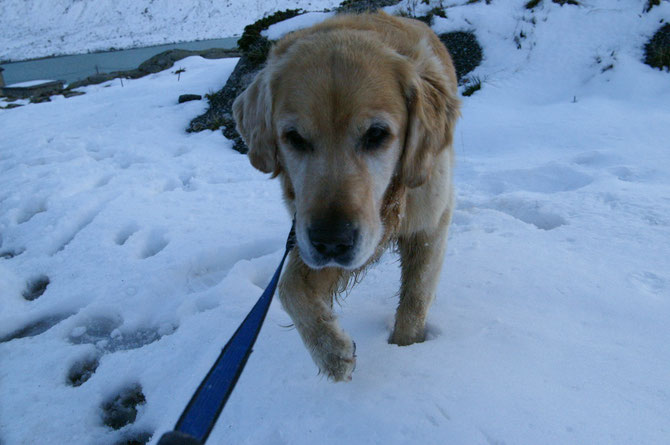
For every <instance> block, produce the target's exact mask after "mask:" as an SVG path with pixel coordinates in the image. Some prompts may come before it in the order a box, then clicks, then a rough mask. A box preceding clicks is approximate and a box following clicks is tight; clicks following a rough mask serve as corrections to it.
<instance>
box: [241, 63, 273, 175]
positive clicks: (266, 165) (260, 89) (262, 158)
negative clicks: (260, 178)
mask: <svg viewBox="0 0 670 445" xmlns="http://www.w3.org/2000/svg"><path fill="white" fill-rule="evenodd" d="M268 76H269V74H268V71H267V68H264V69H263V70H261V71H260V72H259V73H258V74H257V75H256V78H255V79H254V80H253V82H251V85H249V86H248V87H247V89H246V90H244V91H243V92H242V94H240V95H239V96H237V99H235V102H234V103H233V115H234V117H235V123H236V124H237V132H238V133H240V135H241V136H242V139H244V142H245V143H246V144H247V146H248V147H249V161H250V162H251V165H253V166H254V167H256V168H257V169H258V170H260V171H262V172H264V173H273V172H276V169H277V142H276V140H275V136H274V131H273V125H272V93H271V92H270V82H269V81H268Z"/></svg>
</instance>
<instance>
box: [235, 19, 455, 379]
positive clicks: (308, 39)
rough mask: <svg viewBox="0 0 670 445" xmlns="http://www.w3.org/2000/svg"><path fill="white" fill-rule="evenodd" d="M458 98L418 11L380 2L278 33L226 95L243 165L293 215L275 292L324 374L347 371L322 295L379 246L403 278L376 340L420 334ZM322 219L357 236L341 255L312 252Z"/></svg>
mask: <svg viewBox="0 0 670 445" xmlns="http://www.w3.org/2000/svg"><path fill="white" fill-rule="evenodd" d="M459 105H460V102H459V100H458V92H457V82H456V75H455V72H454V68H453V65H452V61H451V58H450V57H449V54H448V52H447V50H446V49H445V47H444V45H443V44H442V43H441V42H440V40H439V39H438V38H437V37H436V36H435V34H434V33H433V32H432V31H431V30H430V28H428V27H427V26H426V25H424V24H423V23H421V22H418V21H416V20H411V19H406V18H398V17H392V16H389V15H387V14H384V13H377V14H362V15H339V16H336V17H334V18H332V19H330V20H327V21H325V22H323V23H321V24H318V25H316V26H313V27H311V28H308V29H305V30H301V31H297V32H294V33H291V34H289V35H288V36H286V37H284V38H283V39H282V40H280V41H279V42H278V43H277V44H276V45H275V46H274V47H273V49H272V51H271V53H270V56H269V58H268V62H267V65H266V67H265V68H264V69H263V70H262V71H261V72H260V73H259V74H258V75H257V76H256V78H255V79H254V81H253V82H252V84H251V85H250V86H249V87H248V88H247V89H246V90H245V91H244V92H243V93H242V94H241V95H240V96H239V97H238V98H237V99H236V101H235V103H234V106H233V111H234V114H235V119H236V122H237V128H238V131H239V132H240V134H241V135H242V137H243V138H244V140H245V141H246V143H247V145H248V146H249V159H250V161H251V163H252V165H253V166H254V167H256V168H257V169H259V170H261V171H263V172H266V173H273V174H274V176H278V177H279V179H280V181H281V184H282V188H283V192H284V197H285V200H286V204H287V207H288V209H289V211H290V212H291V214H292V215H295V218H296V235H297V240H298V249H294V250H293V252H292V253H291V256H290V258H289V261H288V263H287V267H286V270H285V271H284V274H283V276H282V279H281V282H280V285H279V296H280V299H281V301H282V304H283V306H284V308H285V309H286V311H287V312H288V313H289V315H290V316H291V318H292V320H293V322H294V324H295V326H296V329H297V330H298V332H299V333H300V336H301V337H302V339H303V341H304V343H305V345H306V346H307V348H308V350H309V351H310V353H311V355H312V357H313V359H314V361H315V362H316V364H317V366H318V367H319V369H320V370H321V371H322V372H324V373H325V374H326V375H328V376H329V377H330V378H332V379H334V380H336V381H339V380H348V379H350V378H351V373H352V372H353V368H354V365H355V354H354V352H355V345H354V344H353V342H352V341H351V339H350V338H349V336H348V335H347V334H346V333H345V332H344V331H342V329H341V328H340V327H339V325H338V323H337V320H336V318H335V316H334V315H333V312H332V304H333V296H334V295H335V294H336V293H337V292H338V291H341V290H342V288H343V287H345V286H346V283H347V282H349V280H351V279H352V277H356V276H357V274H358V273H359V272H361V271H363V270H364V269H365V268H366V267H367V266H368V265H369V264H370V263H372V262H374V261H375V260H377V259H378V258H379V256H380V255H381V253H382V252H383V251H384V250H385V249H386V248H387V247H388V245H389V244H391V243H396V244H397V247H398V250H399V253H400V256H401V263H402V267H401V269H402V270H401V274H402V285H401V289H400V304H399V306H398V310H397V313H396V322H395V327H394V330H393V333H392V334H391V336H390V338H389V341H390V342H391V343H395V344H398V345H409V344H412V343H415V342H419V341H422V340H423V339H424V336H425V334H424V330H425V319H426V314H427V311H428V308H429V306H430V304H431V302H432V300H433V298H434V293H435V288H436V286H437V281H438V278H439V273H440V270H441V265H442V257H443V255H444V249H445V243H446V236H447V228H448V225H449V221H450V218H451V211H452V208H453V193H452V186H451V165H452V162H453V161H452V158H453V150H452V147H451V144H452V137H453V131H454V126H455V123H456V120H457V118H458V116H459ZM380 129H381V130H380ZM375 131H376V133H375ZM380 133H381V134H383V135H382V136H380V137H379V138H377V137H375V136H379V134H380ZM380 140H381V142H379V141H380ZM370 147H372V148H370ZM335 219H336V220H338V221H340V220H341V221H346V224H344V223H343V224H342V225H341V226H342V227H345V226H346V229H342V231H343V233H344V232H346V231H347V230H349V232H346V233H349V234H351V233H355V234H356V237H355V240H356V241H355V243H354V242H353V241H352V242H351V243H349V241H347V242H346V243H348V244H346V247H347V249H348V250H347V254H348V256H347V259H346V260H337V259H336V258H335V259H332V258H331V259H330V260H329V259H328V258H329V257H325V259H324V257H323V255H321V253H320V252H321V251H319V249H318V248H316V247H319V246H317V244H318V243H317V244H315V242H314V240H313V235H312V233H313V227H315V225H316V224H317V223H318V222H319V221H321V222H323V221H326V222H325V223H323V224H326V225H327V224H330V223H329V222H328V221H330V220H335ZM351 227H355V231H354V229H351ZM338 230H339V229H338ZM352 237H353V235H352ZM352 239H353V238H352ZM329 245H330V244H329ZM333 245H334V244H333ZM315 246H316V247H315ZM340 246H341V245H338V247H340ZM321 247H323V246H321ZM333 258H334V257H333Z"/></svg>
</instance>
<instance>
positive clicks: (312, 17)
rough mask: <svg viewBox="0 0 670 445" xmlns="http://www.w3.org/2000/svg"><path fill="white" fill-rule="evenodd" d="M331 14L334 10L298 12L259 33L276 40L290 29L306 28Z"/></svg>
mask: <svg viewBox="0 0 670 445" xmlns="http://www.w3.org/2000/svg"><path fill="white" fill-rule="evenodd" d="M333 15H335V13H334V12H308V13H305V14H300V15H298V16H295V17H292V18H290V19H288V20H284V21H282V22H279V23H275V24H274V25H270V27H269V28H268V29H266V30H264V31H261V35H263V36H265V37H267V38H268V39H270V40H278V39H280V38H282V37H283V36H284V35H286V34H288V33H289V32H291V31H295V30H298V29H303V28H308V27H310V26H312V25H315V24H317V23H320V22H322V21H324V20H326V19H327V18H329V17H332V16H333Z"/></svg>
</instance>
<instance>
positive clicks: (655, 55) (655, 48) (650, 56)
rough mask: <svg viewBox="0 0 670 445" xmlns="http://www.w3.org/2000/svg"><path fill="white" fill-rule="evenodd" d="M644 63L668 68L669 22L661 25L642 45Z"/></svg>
mask: <svg viewBox="0 0 670 445" xmlns="http://www.w3.org/2000/svg"><path fill="white" fill-rule="evenodd" d="M644 63H646V64H647V65H649V66H652V67H654V68H658V69H661V70H662V69H663V68H668V69H670V23H666V24H665V25H663V26H661V27H660V28H659V29H658V31H656V33H655V34H654V35H653V36H652V38H651V39H649V42H647V44H646V45H645V46H644Z"/></svg>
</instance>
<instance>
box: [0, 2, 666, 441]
mask: <svg viewBox="0 0 670 445" xmlns="http://www.w3.org/2000/svg"><path fill="white" fill-rule="evenodd" d="M461 3H465V2H461ZM523 3H525V2H522V1H515V2H493V3H492V4H490V5H486V4H485V3H484V2H480V3H476V4H472V5H463V6H457V7H453V8H449V9H448V10H447V14H448V17H449V18H448V19H444V20H442V19H438V20H437V21H436V23H435V25H434V28H435V29H436V30H437V31H439V32H442V31H447V30H460V29H475V30H477V35H478V38H479V39H480V41H481V43H482V45H483V47H484V56H485V60H484V62H483V64H482V65H481V66H480V67H479V68H477V70H476V71H475V72H474V73H473V75H474V76H478V77H479V78H480V79H482V80H483V87H482V89H481V90H480V91H478V92H476V93H475V94H474V95H473V96H471V97H468V98H463V101H464V106H463V110H462V115H463V116H462V119H461V120H460V121H459V124H458V127H457V130H456V141H455V148H456V153H457V165H456V170H455V181H456V184H455V185H456V190H457V197H458V208H457V209H456V211H455V214H454V219H453V223H452V227H451V231H450V239H449V244H448V249H447V251H448V252H447V256H446V259H445V264H444V269H443V274H442V279H441V282H440V285H439V288H438V292H437V298H436V301H435V303H434V305H433V308H432V309H431V312H430V314H429V332H428V341H426V342H425V343H422V344H416V345H412V346H410V347H402V348H399V347H396V346H393V345H389V344H388V343H387V342H386V339H387V337H388V335H389V333H390V329H391V327H392V322H393V313H394V310H395V306H396V304H397V299H396V294H397V289H398V285H399V275H400V273H399V270H398V263H397V258H396V257H395V255H393V254H390V253H389V254H387V255H386V256H384V257H383V259H382V260H381V261H380V263H379V264H378V265H376V266H375V267H373V268H372V269H370V271H369V273H368V274H367V275H366V277H365V278H364V280H363V281H362V282H361V283H360V284H359V285H358V286H356V287H355V288H354V289H353V290H352V291H351V292H350V293H349V294H348V295H347V296H346V298H343V299H342V302H341V306H340V307H338V308H337V311H338V314H339V316H340V320H341V323H342V325H343V327H344V328H345V329H346V330H347V331H348V332H349V333H350V334H351V335H352V337H353V338H354V339H355V341H356V344H357V355H358V362H357V368H356V371H355V373H354V376H353V380H352V381H351V382H349V383H346V384H333V383H331V382H329V381H327V380H326V379H324V378H323V377H322V376H319V375H317V372H316V368H315V366H314V364H313V363H312V361H311V359H310V357H309V354H308V353H307V351H306V350H305V348H304V346H303V345H302V343H301V341H300V339H299V336H298V334H297V333H296V332H295V330H293V329H291V328H287V326H288V325H290V320H289V318H288V316H287V315H286V314H285V313H284V312H283V310H282V309H281V306H280V305H279V302H278V301H275V302H274V303H273V304H272V307H271V308H270V312H269V314H268V318H267V320H266V323H265V326H264V327H263V330H262V331H261V334H260V336H259V338H258V342H257V344H256V346H255V348H254V354H252V356H251V358H250V360H249V363H248V365H247V368H246V370H245V373H244V374H243V375H242V377H241V379H240V381H239V383H238V385H237V388H236V390H235V392H234V393H233V395H232V397H231V398H230V400H229V402H228V405H227V406H226V408H225V410H224V411H223V414H222V416H221V418H220V420H219V423H218V424H217V427H216V428H215V430H214V431H213V433H212V436H211V437H210V440H209V441H210V443H248V444H257V443H268V444H289V443H290V444H295V445H300V444H311V443H323V444H335V443H338V444H339V443H342V442H349V443H387V444H402V443H410V442H411V443H427V444H443V443H454V444H461V443H464V444H479V443H481V444H491V443H507V444H536V443H552V444H575V443H608V444H630V443H644V444H659V445H660V444H666V443H667V442H668V437H670V423H669V422H668V417H667V413H668V412H669V411H670V373H669V372H668V363H670V349H669V348H668V344H670V324H669V323H668V314H669V313H670V256H669V255H668V251H669V249H670V199H669V197H670V178H669V176H668V174H667V172H668V169H669V168H670V153H669V152H668V150H667V141H668V139H669V137H670V127H669V126H668V122H670V109H669V108H668V106H667V104H668V103H669V101H670V82H669V80H670V77H669V76H670V74H669V73H667V72H662V71H660V70H654V69H651V68H649V67H647V66H645V65H643V64H642V63H641V62H640V59H641V47H642V45H643V44H644V42H645V40H646V38H647V37H648V36H649V35H651V34H652V33H653V31H655V29H656V27H657V26H659V25H658V23H659V20H660V19H661V18H663V17H665V18H666V19H667V18H668V16H669V15H670V3H668V2H662V4H661V5H660V6H658V7H656V8H654V9H653V10H652V12H651V13H649V14H641V8H642V6H641V4H640V2H637V1H634V0H621V1H618V2H614V3H613V2H610V1H605V0H591V1H589V2H588V4H587V2H583V3H584V6H581V7H573V6H564V7H562V8H561V7H560V6H558V5H555V4H553V3H550V2H544V3H546V5H545V6H543V7H539V8H536V9H535V11H534V12H530V11H527V10H525V9H524V8H523V7H522V5H523ZM81 6H82V5H79V4H78V3H75V4H74V6H73V7H81ZM284 6H285V5H280V8H281V9H283V8H284ZM45 20H46V19H45ZM230 20H231V21H236V19H235V17H231V19H230ZM533 20H534V21H535V24H533ZM222 21H224V20H223V19H222ZM522 29H523V30H524V33H525V34H526V36H527V37H526V38H525V39H522V40H521V46H522V47H521V49H517V43H516V42H515V41H514V36H515V35H518V34H519V31H520V30H522ZM557 36H560V38H558V37H557ZM612 53H614V55H611V54H612ZM598 59H600V60H601V62H600V63H598V62H597V60H598ZM235 62H236V60H234V59H221V60H205V59H201V58H198V57H192V58H188V59H184V60H182V61H180V62H178V63H177V64H176V65H175V66H174V67H173V68H171V69H170V70H167V71H164V72H162V73H158V74H155V75H151V76H148V77H145V78H141V79H136V80H124V82H123V85H122V84H121V82H120V81H119V80H114V81H111V82H107V83H105V84H101V85H96V86H90V87H86V88H84V89H82V91H86V94H85V95H83V96H77V97H72V98H69V99H64V98H62V97H60V96H55V97H54V98H53V100H52V102H49V103H42V104H29V105H25V106H23V107H20V108H16V109H12V110H0V132H1V133H2V138H0V339H2V340H4V341H0V357H1V360H0V382H1V384H0V400H2V403H0V443H2V444H3V445H14V444H33V443H70V442H71V443H85V444H89V443H90V444H99V443H100V444H105V443H110V444H111V443H125V442H123V441H127V440H129V439H132V438H138V437H145V438H146V437H147V436H149V435H153V437H152V438H151V440H150V442H149V443H152V444H153V443H156V441H157V440H158V438H159V436H160V434H161V433H162V432H164V431H166V430H168V429H171V428H172V426H173V425H174V422H175V421H176V420H177V418H178V417H179V414H180V413H181V411H182V409H183V408H184V406H185V404H186V403H187V401H188V400H189V398H190V396H191V394H192V393H193V391H194V390H195V388H196V387H197V386H198V384H199V383H200V381H201V379H202V378H203V377H204V376H205V374H206V372H207V371H208V369H209V367H210V366H211V364H212V363H213V361H214V360H215V358H216V357H217V356H218V354H219V352H220V348H221V347H222V346H223V345H224V344H225V342H226V341H227V339H228V338H229V337H230V335H231V334H232V333H233V332H234V330H235V329H236V328H237V326H238V324H239V323H240V321H241V320H242V319H243V318H244V316H245V315H246V313H247V311H248V310H249V309H250V308H251V307H252V306H253V304H254V303H255V301H256V299H257V298H258V296H259V295H260V294H261V292H262V289H263V288H264V287H265V285H266V284H267V282H268V281H269V278H270V276H271V275H272V273H273V271H274V268H275V267H276V265H277V263H278V262H279V260H280V258H281V254H282V251H283V245H284V240H285V237H286V234H287V232H288V230H289V227H290V218H289V216H288V215H287V214H286V211H285V210H284V208H283V204H282V200H281V193H280V189H279V185H278V183H277V181H276V180H269V179H268V177H267V176H266V175H263V174H261V173H259V172H257V171H255V170H254V169H253V168H252V167H251V166H250V165H249V163H248V160H247V159H246V157H244V156H240V155H239V154H237V153H236V152H234V151H233V150H231V149H230V146H231V143H230V142H229V141H227V140H225V139H224V138H223V137H222V136H221V133H219V132H203V133H195V134H188V133H185V132H184V129H185V128H186V126H187V124H188V122H189V121H190V119H191V118H193V117H194V116H196V115H198V114H200V113H201V112H203V111H204V110H205V108H206V106H205V103H204V101H195V102H187V103H185V104H181V105H179V104H177V97H178V96H179V95H180V94H184V93H197V94H205V93H208V92H211V91H215V90H217V89H218V88H220V87H221V86H222V85H223V84H224V83H225V79H226V78H227V76H228V75H229V74H230V72H231V71H232V69H233V67H234V65H235ZM610 63H611V64H613V68H611V69H607V70H604V71H603V68H604V67H606V66H607V65H609V64H610ZM179 68H184V69H185V70H186V71H185V72H183V73H181V76H180V77H179V79H178V77H177V75H176V74H174V71H175V70H177V69H179ZM13 255H15V256H13ZM47 279H48V284H47V285H46V289H45V290H44V292H43V294H41V295H38V294H39V293H40V288H43V287H44V283H45V281H46V280H47ZM29 288H30V289H29ZM31 290H32V291H33V292H32V293H31V292H29V291H31ZM24 293H25V294H26V295H27V296H28V297H29V298H31V299H32V300H29V299H27V297H24ZM36 295H37V296H36ZM40 321H41V323H38V322H40ZM31 327H32V330H31ZM17 333H20V334H21V335H17ZM12 336H17V337H20V338H14V339H11V340H10V339H9V338H10V337H12ZM96 360H97V362H98V366H97V369H95V371H94V372H93V373H92V375H91V376H90V379H88V380H87V381H85V382H84V383H83V384H81V385H80V386H72V384H71V383H68V374H69V373H70V372H71V370H73V369H74V370H76V369H78V368H81V367H82V365H83V364H85V363H87V362H93V361H96ZM135 385H139V386H140V387H141V390H142V393H143V394H144V396H145V398H146V403H144V404H142V405H139V407H138V413H137V418H136V420H135V421H134V422H133V423H131V424H129V425H127V426H124V427H123V428H121V429H119V430H113V429H111V428H109V427H107V426H105V425H104V424H103V421H102V416H103V410H102V405H103V404H105V402H108V401H110V400H112V399H114V398H115V397H116V396H117V395H118V394H119V393H120V392H122V391H123V390H125V389H127V388H132V387H134V386H135Z"/></svg>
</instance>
